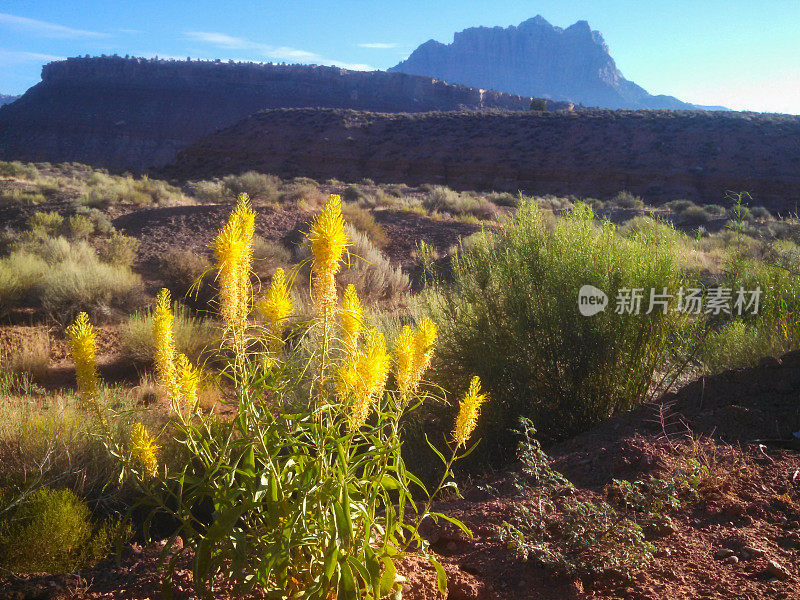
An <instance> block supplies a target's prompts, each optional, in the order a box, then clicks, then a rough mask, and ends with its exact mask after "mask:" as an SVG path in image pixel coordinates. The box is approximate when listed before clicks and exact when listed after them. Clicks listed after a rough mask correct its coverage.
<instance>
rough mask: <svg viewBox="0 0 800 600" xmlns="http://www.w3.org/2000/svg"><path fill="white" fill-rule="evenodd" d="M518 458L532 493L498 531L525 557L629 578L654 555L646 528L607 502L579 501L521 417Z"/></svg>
mask: <svg viewBox="0 0 800 600" xmlns="http://www.w3.org/2000/svg"><path fill="white" fill-rule="evenodd" d="M520 422H521V425H522V429H521V431H519V432H518V433H520V434H521V435H522V440H521V441H520V443H519V447H518V454H517V456H518V458H519V459H520V461H521V462H522V465H523V467H522V470H523V474H524V475H525V478H524V479H523V480H522V482H521V484H519V488H520V490H521V491H522V492H523V494H524V495H525V496H526V499H525V502H524V503H523V504H521V505H519V506H517V507H516V508H515V510H514V516H513V518H512V520H511V522H505V523H503V524H502V525H501V526H500V527H499V529H498V535H499V537H500V540H501V541H503V542H505V543H506V544H507V546H508V548H509V550H511V551H512V553H513V555H514V556H515V557H516V558H517V559H519V560H523V561H527V560H535V561H537V562H539V563H540V564H542V565H543V566H545V567H547V568H548V569H551V570H553V571H555V572H557V573H562V574H566V575H570V576H579V577H580V576H586V575H597V574H600V573H613V574H617V575H622V576H629V575H630V574H631V573H633V572H636V571H638V570H641V569H643V568H644V567H646V566H647V565H648V564H649V563H650V562H651V561H652V559H653V546H652V545H651V544H650V543H648V542H647V541H646V540H645V537H644V532H643V531H642V529H641V527H640V526H639V525H638V524H637V523H635V522H634V521H632V520H631V519H628V518H627V517H625V516H624V515H621V514H620V513H619V512H617V510H616V509H614V507H612V506H611V505H610V504H608V503H607V502H604V501H580V500H576V499H575V498H574V497H573V496H572V494H571V493H564V492H565V491H566V492H570V491H571V488H572V484H571V483H570V482H569V481H568V480H567V479H566V478H565V477H564V476H563V475H562V474H561V473H559V472H558V471H555V470H554V469H553V468H552V467H551V465H550V459H549V457H548V456H547V455H546V454H545V453H544V452H543V451H542V449H541V446H540V445H539V442H538V440H536V437H535V435H536V430H535V429H534V427H533V424H532V423H531V422H530V421H529V420H527V419H521V420H520Z"/></svg>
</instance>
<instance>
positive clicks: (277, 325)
mask: <svg viewBox="0 0 800 600" xmlns="http://www.w3.org/2000/svg"><path fill="white" fill-rule="evenodd" d="M256 309H257V310H258V311H259V312H260V313H261V314H262V315H263V316H264V318H265V319H266V320H267V329H268V332H269V339H268V340H267V349H268V351H269V352H268V354H269V356H268V358H269V360H273V359H274V358H276V357H277V356H278V355H279V354H280V352H281V350H282V349H283V330H284V328H285V327H286V320H287V319H288V318H289V316H290V315H291V314H292V311H293V310H294V303H293V302H292V297H291V295H290V293H289V287H288V285H287V283H286V274H285V273H284V271H283V269H277V270H276V271H275V273H274V274H273V275H272V285H271V286H270V288H269V291H268V292H267V297H266V298H265V299H264V300H262V301H261V302H259V303H258V304H257V305H256Z"/></svg>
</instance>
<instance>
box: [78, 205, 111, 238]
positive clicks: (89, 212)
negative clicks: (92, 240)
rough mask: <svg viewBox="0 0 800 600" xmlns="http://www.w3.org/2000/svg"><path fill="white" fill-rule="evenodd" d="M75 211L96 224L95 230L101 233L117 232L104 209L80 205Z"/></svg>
mask: <svg viewBox="0 0 800 600" xmlns="http://www.w3.org/2000/svg"><path fill="white" fill-rule="evenodd" d="M75 213H76V214H78V215H82V216H84V217H86V218H88V219H89V220H90V221H91V222H92V224H93V225H94V229H95V231H97V233H99V234H100V235H112V234H114V233H115V229H114V225H113V224H112V223H111V220H110V219H109V218H108V215H106V213H104V212H103V211H101V210H98V209H96V208H91V207H89V206H78V207H76V208H75Z"/></svg>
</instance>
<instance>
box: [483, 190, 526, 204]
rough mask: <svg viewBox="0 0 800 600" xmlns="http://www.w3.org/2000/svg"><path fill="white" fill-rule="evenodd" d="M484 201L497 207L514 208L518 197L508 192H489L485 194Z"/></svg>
mask: <svg viewBox="0 0 800 600" xmlns="http://www.w3.org/2000/svg"><path fill="white" fill-rule="evenodd" d="M486 199H487V200H488V201H489V202H492V203H494V204H496V205H497V206H508V207H511V208H516V207H517V206H518V205H519V200H520V195H519V194H511V193H509V192H490V193H488V194H486Z"/></svg>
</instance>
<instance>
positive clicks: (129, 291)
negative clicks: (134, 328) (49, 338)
mask: <svg viewBox="0 0 800 600" xmlns="http://www.w3.org/2000/svg"><path fill="white" fill-rule="evenodd" d="M36 288H37V293H38V296H39V300H40V302H41V305H42V308H43V309H44V311H45V312H46V313H47V314H48V315H49V316H50V317H52V318H53V319H54V320H55V321H57V322H59V323H61V324H62V325H63V324H66V323H68V322H71V321H73V320H74V318H75V316H76V315H77V314H78V313H79V312H81V311H85V312H87V313H89V314H90V315H92V316H93V318H95V319H97V318H100V319H108V318H119V317H120V316H121V314H120V313H128V312H130V311H132V310H135V309H136V308H137V307H138V306H139V305H140V304H141V303H142V300H143V287H142V280H141V277H139V275H137V274H136V273H133V272H132V271H131V270H130V269H129V268H127V267H118V266H114V265H110V264H106V263H102V262H100V261H99V260H98V259H97V258H96V257H95V258H94V260H93V261H90V262H85V263H77V262H73V261H64V262H61V263H58V264H56V265H53V266H52V267H51V268H50V269H48V270H47V272H46V273H45V275H44V276H43V277H42V280H41V281H40V282H39V284H38V285H37V286H36Z"/></svg>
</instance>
